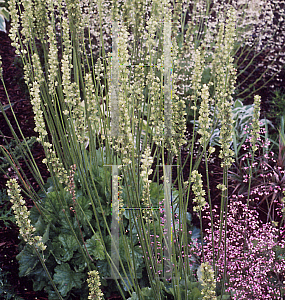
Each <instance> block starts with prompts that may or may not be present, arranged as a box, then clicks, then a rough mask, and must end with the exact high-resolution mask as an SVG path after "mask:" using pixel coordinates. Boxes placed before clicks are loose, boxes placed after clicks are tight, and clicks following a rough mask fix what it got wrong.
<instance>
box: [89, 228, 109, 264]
mask: <svg viewBox="0 0 285 300" xmlns="http://www.w3.org/2000/svg"><path fill="white" fill-rule="evenodd" d="M86 248H87V251H88V253H89V254H90V255H91V256H92V257H94V258H95V259H96V260H97V259H100V260H103V259H105V251H104V246H103V244H102V242H101V240H100V237H99V235H98V234H97V233H96V234H94V235H93V236H92V238H91V239H88V240H87V241H86Z"/></svg>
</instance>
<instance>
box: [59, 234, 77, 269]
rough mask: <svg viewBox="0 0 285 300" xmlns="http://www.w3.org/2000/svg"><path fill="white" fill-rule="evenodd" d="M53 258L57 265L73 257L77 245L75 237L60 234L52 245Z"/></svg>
mask: <svg viewBox="0 0 285 300" xmlns="http://www.w3.org/2000/svg"><path fill="white" fill-rule="evenodd" d="M53 246H54V252H53V254H54V257H55V259H56V261H57V263H59V264H60V263H61V262H67V261H69V260H70V259H71V258H72V257H73V252H74V251H76V250H77V248H78V244H77V241H76V239H75V237H74V236H73V235H71V234H65V233H62V234H60V235H59V237H58V241H55V242H54V243H53Z"/></svg>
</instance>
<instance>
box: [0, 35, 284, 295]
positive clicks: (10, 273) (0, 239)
mask: <svg viewBox="0 0 285 300" xmlns="http://www.w3.org/2000/svg"><path fill="white" fill-rule="evenodd" d="M0 55H1V56H2V62H3V76H4V80H5V84H6V88H7V92H8V95H9V97H10V101H11V103H14V105H13V110H14V112H15V115H16V118H17V120H18V123H19V125H20V127H21V131H22V133H23V135H24V136H25V137H26V138H28V137H33V136H35V132H34V130H33V129H34V115H33V110H32V106H31V104H30V101H29V98H28V96H27V95H26V94H25V93H24V90H25V89H23V75H22V71H21V68H19V66H17V65H18V64H19V63H18V60H17V58H16V57H15V51H14V49H13V47H12V46H11V41H10V39H9V37H8V35H7V34H6V33H4V32H0ZM259 59H261V58H259ZM258 75H259V74H255V73H254V75H252V76H253V77H252V78H251V80H252V82H254V79H256V78H258V77H257V76H258ZM242 79H243V78H240V79H239V80H241V81H242ZM271 84H272V83H271ZM274 84H275V87H278V86H280V82H279V81H276V82H275V83H274ZM269 90H270V89H269V88H268V86H265V87H264V88H263V89H261V91H260V95H261V97H262V99H269V98H270V96H271V95H270V94H269ZM0 100H1V103H2V104H3V105H6V104H8V99H7V96H6V93H5V90H4V87H3V86H2V84H1V83H0ZM268 109H269V106H268V102H266V101H263V102H262V110H263V112H264V111H268ZM6 112H7V116H8V118H9V120H10V122H11V125H12V126H13V128H14V129H15V128H17V125H16V122H15V120H14V118H13V115H12V112H11V110H10V109H8V110H7V111H6ZM188 129H189V130H190V128H188ZM16 134H17V135H19V130H16ZM12 139H13V135H12V133H11V131H10V129H9V127H8V126H7V122H6V121H5V119H4V117H3V115H2V114H1V113H0V141H1V147H3V145H6V142H7V141H8V142H10V141H12ZM32 153H33V156H34V159H35V161H36V163H37V165H38V167H39V169H40V171H41V174H42V176H43V178H44V179H45V180H46V179H47V178H48V177H49V172H48V171H47V169H46V167H45V165H44V164H43V163H42V160H43V158H44V157H45V156H44V151H43V148H42V147H41V145H39V144H38V143H36V144H35V145H34V147H33V148H32ZM187 154H188V151H187V150H186V149H185V150H183V151H182V160H185V158H186V156H187ZM1 156H2V155H0V157H1ZM0 164H1V159H0ZM219 165H220V164H219V162H218V160H216V161H215V162H214V163H213V164H211V165H210V171H209V175H210V180H211V182H212V186H211V191H212V195H213V202H214V204H219V193H220V191H219V190H217V189H216V185H217V184H218V182H219V181H220V178H221V176H222V170H221V168H220V167H219ZM20 166H21V168H22V169H23V171H24V173H25V174H26V176H27V180H28V181H29V182H30V184H31V185H32V186H33V188H34V189H35V190H36V191H37V190H38V184H37V182H36V181H35V179H34V178H33V176H32V174H31V172H30V171H29V169H28V167H27V166H26V165H25V162H24V161H23V160H20ZM188 168H189V167H187V166H186V168H185V172H186V173H185V174H187V171H188V172H189V169H188ZM199 171H200V172H201V173H202V174H203V173H205V170H203V167H201V169H200V170H199ZM12 174H13V170H11V169H5V174H1V175H0V190H2V189H5V184H6V181H7V178H8V177H7V175H12ZM188 174H189V173H188ZM175 176H176V171H175V168H174V170H173V177H175ZM25 200H26V204H27V206H28V207H29V208H30V207H32V206H33V202H32V201H31V200H30V199H28V198H25ZM0 203H1V202H0ZM2 208H3V205H2V206H0V210H1V209H2ZM189 211H190V212H191V209H190V208H189ZM193 223H194V225H197V226H199V220H198V218H197V217H196V218H194V219H193ZM18 235H19V232H18V228H17V226H15V225H14V224H12V223H11V226H9V227H6V226H4V223H3V222H2V221H0V268H1V269H2V270H3V272H4V273H5V274H6V275H7V281H8V282H9V284H10V285H11V286H12V287H13V289H14V291H15V293H16V294H17V295H18V296H20V297H22V299H27V300H32V299H41V300H47V299H48V298H47V295H46V293H45V292H43V291H42V292H34V291H33V287H32V282H30V281H29V280H27V279H26V278H25V277H22V278H19V276H18V267H19V266H18V262H17V260H16V255H17V254H18V244H19V241H20V240H19V239H18ZM0 279H1V278H0ZM0 298H1V295H0ZM109 299H119V298H117V297H116V295H113V296H112V297H111V298H109Z"/></svg>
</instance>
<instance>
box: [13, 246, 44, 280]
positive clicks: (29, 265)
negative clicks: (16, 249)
mask: <svg viewBox="0 0 285 300" xmlns="http://www.w3.org/2000/svg"><path fill="white" fill-rule="evenodd" d="M16 258H17V260H18V261H19V276H20V277H23V276H27V275H29V274H31V272H32V271H33V270H34V268H35V267H36V265H37V264H38V262H39V259H38V256H37V254H36V252H35V251H34V249H33V248H32V247H31V246H29V245H27V246H25V248H24V249H23V250H22V251H21V252H20V253H19V254H18V255H17V256H16Z"/></svg>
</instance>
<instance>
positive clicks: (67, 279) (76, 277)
mask: <svg viewBox="0 0 285 300" xmlns="http://www.w3.org/2000/svg"><path fill="white" fill-rule="evenodd" d="M54 270H55V274H54V276H53V280H54V283H55V284H56V285H57V286H58V290H59V292H60V293H61V295H62V296H63V297H65V296H66V295H67V293H68V292H69V291H71V289H72V288H80V287H81V284H82V281H83V278H84V277H86V276H85V275H84V274H82V273H76V272H74V271H72V270H71V269H70V266H69V264H67V263H64V264H62V265H59V266H56V267H55V269H54Z"/></svg>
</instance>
